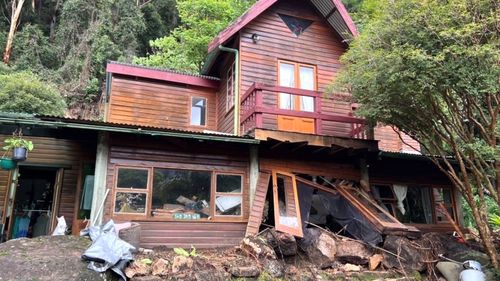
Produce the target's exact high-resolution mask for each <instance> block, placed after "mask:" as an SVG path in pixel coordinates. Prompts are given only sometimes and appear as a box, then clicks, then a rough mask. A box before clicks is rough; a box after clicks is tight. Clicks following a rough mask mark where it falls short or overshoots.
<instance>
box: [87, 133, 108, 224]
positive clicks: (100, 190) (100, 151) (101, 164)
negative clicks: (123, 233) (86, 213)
mask: <svg viewBox="0 0 500 281" xmlns="http://www.w3.org/2000/svg"><path fill="white" fill-rule="evenodd" d="M108 154H109V133H108V132H99V134H98V137H97V152H96V159H95V174H94V175H95V176H94V192H93V197H92V209H91V211H90V221H91V222H93V223H94V222H95V223H94V224H95V225H100V224H102V217H103V214H104V210H99V208H101V206H102V205H103V204H102V203H103V202H104V200H106V176H107V169H108Z"/></svg>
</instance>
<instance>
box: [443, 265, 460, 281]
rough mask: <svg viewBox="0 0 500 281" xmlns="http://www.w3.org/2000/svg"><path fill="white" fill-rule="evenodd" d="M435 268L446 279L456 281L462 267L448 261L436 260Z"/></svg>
mask: <svg viewBox="0 0 500 281" xmlns="http://www.w3.org/2000/svg"><path fill="white" fill-rule="evenodd" d="M436 268H437V269H438V270H439V272H441V274H442V275H443V276H444V278H446V280H447V281H457V280H458V277H459V276H460V271H461V270H462V269H463V267H462V266H460V265H458V264H456V263H454V262H448V261H442V262H438V263H437V264H436Z"/></svg>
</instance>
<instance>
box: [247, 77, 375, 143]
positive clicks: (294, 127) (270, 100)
mask: <svg viewBox="0 0 500 281" xmlns="http://www.w3.org/2000/svg"><path fill="white" fill-rule="evenodd" d="M283 99H284V100H285V101H283ZM284 108H287V109H284ZM240 120H241V132H242V133H244V134H247V133H249V132H251V131H252V130H254V129H269V130H279V131H290V132H298V133H307V134H315V135H325V136H334V137H345V138H355V139H373V134H372V130H370V128H369V126H367V122H366V120H365V119H362V118H357V117H353V116H352V107H351V101H350V98H349V96H347V95H327V94H323V93H322V92H318V91H310V90H303V89H297V88H289V87H281V86H268V85H263V84H257V83H254V84H253V85H252V86H251V87H250V88H249V89H248V90H247V91H246V93H245V94H244V95H243V96H242V98H241V119H240Z"/></svg>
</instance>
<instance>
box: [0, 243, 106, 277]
mask: <svg viewBox="0 0 500 281" xmlns="http://www.w3.org/2000/svg"><path fill="white" fill-rule="evenodd" d="M90 244H92V241H91V240H90V239H89V238H87V237H80V236H72V235H65V236H40V237H36V238H33V239H28V238H25V239H14V240H9V241H7V242H5V243H0V280H3V281H7V280H37V281H49V280H65V281H66V280H67V281H73V280H75V281H76V280H81V281H83V280H85V281H90V280H102V279H104V278H109V276H103V275H101V274H100V273H98V272H95V271H93V270H89V269H87V265H88V263H87V262H84V261H82V259H81V255H82V253H83V252H84V251H85V250H87V248H88V247H89V246H90ZM68 269H70V270H68ZM106 275H107V274H106Z"/></svg>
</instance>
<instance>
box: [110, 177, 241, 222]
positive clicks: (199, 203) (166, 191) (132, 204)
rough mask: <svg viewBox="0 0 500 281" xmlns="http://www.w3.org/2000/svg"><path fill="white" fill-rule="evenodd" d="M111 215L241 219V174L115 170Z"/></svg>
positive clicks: (158, 217) (177, 218) (171, 218)
mask: <svg viewBox="0 0 500 281" xmlns="http://www.w3.org/2000/svg"><path fill="white" fill-rule="evenodd" d="M115 181H116V185H115V193H114V200H115V206H114V214H115V215H127V214H128V215H136V216H137V215H140V216H145V217H150V218H157V219H164V220H212V219H214V218H224V217H226V218H241V216H242V212H243V182H244V177H243V173H232V172H231V173H230V172H227V173H226V172H221V171H217V170H202V169H200V170H189V169H174V168H157V167H148V168H133V167H118V168H117V173H116V180H115Z"/></svg>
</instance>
